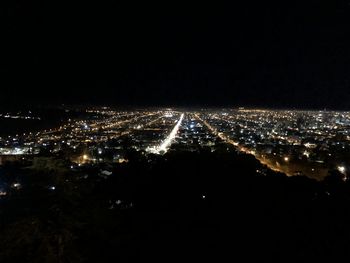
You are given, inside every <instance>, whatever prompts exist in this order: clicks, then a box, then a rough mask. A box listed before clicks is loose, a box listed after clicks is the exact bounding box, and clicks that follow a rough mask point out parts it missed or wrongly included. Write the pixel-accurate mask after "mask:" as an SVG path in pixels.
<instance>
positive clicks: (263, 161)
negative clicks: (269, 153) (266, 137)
mask: <svg viewBox="0 0 350 263" xmlns="http://www.w3.org/2000/svg"><path fill="white" fill-rule="evenodd" d="M195 117H196V118H197V119H198V120H199V121H201V122H202V123H203V124H204V125H205V126H206V127H207V128H208V129H209V130H210V131H211V132H212V133H213V134H214V135H216V136H218V137H219V138H220V139H221V140H223V141H224V142H226V143H228V144H231V145H234V146H235V147H236V148H237V149H238V150H239V151H240V152H244V153H247V154H252V155H254V157H255V158H256V159H257V160H258V161H259V162H260V163H261V164H263V165H266V166H267V167H269V168H270V169H271V170H273V171H275V172H282V173H285V174H286V175H289V176H291V175H292V174H291V173H290V172H289V171H287V170H286V169H282V168H283V167H282V166H279V165H276V164H274V163H273V162H271V161H269V160H268V159H267V158H265V157H264V156H262V155H261V154H259V153H257V152H256V151H255V150H251V149H248V148H247V147H244V146H241V145H239V144H238V142H235V141H234V140H232V139H230V138H229V137H228V136H226V135H225V134H223V133H222V132H218V130H217V129H215V128H214V127H213V126H211V125H210V124H209V123H208V122H207V121H205V120H203V119H202V118H201V117H200V116H199V115H198V114H195ZM224 121H225V120H224Z"/></svg>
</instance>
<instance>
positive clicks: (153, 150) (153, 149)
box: [146, 113, 184, 154]
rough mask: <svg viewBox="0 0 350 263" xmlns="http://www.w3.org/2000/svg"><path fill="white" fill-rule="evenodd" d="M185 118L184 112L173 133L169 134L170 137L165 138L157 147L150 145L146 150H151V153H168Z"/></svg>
mask: <svg viewBox="0 0 350 263" xmlns="http://www.w3.org/2000/svg"><path fill="white" fill-rule="evenodd" d="M183 118H184V114H183V113H182V114H181V116H180V119H179V120H178V121H177V123H176V125H175V126H174V128H173V129H172V131H171V133H170V134H169V135H168V137H166V138H165V140H164V141H163V142H162V144H161V145H159V146H157V147H149V148H147V149H146V151H149V152H151V153H155V154H162V153H166V152H167V151H168V149H169V148H170V146H171V144H172V143H173V141H174V139H175V137H176V134H177V132H178V131H179V128H180V126H181V123H182V120H183Z"/></svg>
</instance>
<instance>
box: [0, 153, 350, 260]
mask: <svg viewBox="0 0 350 263" xmlns="http://www.w3.org/2000/svg"><path fill="white" fill-rule="evenodd" d="M129 157H130V162H129V163H127V164H124V165H120V166H117V167H114V168H113V175H111V176H110V177H108V178H107V179H104V178H103V177H101V176H97V174H98V170H96V169H94V168H91V170H89V171H84V172H74V173H71V172H62V173H59V172H53V171H51V172H43V171H41V172H38V171H36V172H34V171H27V170H26V171H25V173H26V174H25V176H26V180H27V181H28V182H31V183H30V186H28V187H27V188H26V189H23V190H22V191H17V192H13V193H11V195H10V196H9V198H8V200H4V201H3V202H2V203H1V205H2V209H1V218H2V219H1V233H0V235H1V239H0V261H1V262H154V261H161V262H169V261H175V262H179V261H184V260H186V261H187V260H193V261H195V262H202V261H211V262H220V261H224V260H225V261H226V260H228V259H231V260H241V259H243V261H248V260H251V259H254V260H255V261H259V262H261V261H262V260H273V259H275V260H279V261H282V262H285V261H294V262H295V261H296V262H298V261H301V260H303V261H304V260H307V259H309V260H316V259H326V258H329V259H332V261H333V262H334V261H335V259H336V258H341V257H343V256H345V257H348V256H349V255H348V253H349V251H350V240H349V239H350V185H349V183H348V182H344V181H343V180H342V177H341V176H340V175H339V174H336V173H333V174H332V175H330V176H329V177H328V178H327V179H326V180H325V181H323V182H316V181H313V180H310V179H307V178H306V177H301V176H300V177H292V178H288V177H286V176H284V175H282V174H277V173H275V172H272V171H270V170H268V169H266V168H264V167H262V166H261V165H260V164H259V163H258V162H257V161H256V160H255V159H254V158H253V157H251V156H248V155H240V154H235V153H232V152H231V153H226V152H216V153H210V152H202V153H199V154H198V153H176V152H174V153H169V154H167V155H165V156H164V158H159V159H158V158H157V157H154V160H152V161H151V160H150V159H146V158H144V157H142V156H138V155H137V154H131V155H130V156H129ZM50 184H54V185H55V186H56V187H55V190H54V191H49V190H47V189H46V188H45V187H43V186H46V185H50Z"/></svg>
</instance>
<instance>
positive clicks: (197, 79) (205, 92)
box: [0, 0, 350, 109]
mask: <svg viewBox="0 0 350 263" xmlns="http://www.w3.org/2000/svg"><path fill="white" fill-rule="evenodd" d="M5 2H7V1H5ZM45 2H53V1H33V0H22V1H12V3H9V4H7V6H4V5H5V4H1V5H2V6H3V7H2V9H1V19H2V20H3V21H1V25H2V26H4V28H2V30H1V32H2V42H3V43H5V49H2V52H1V53H2V57H1V62H0V63H1V76H0V77H1V79H0V85H1V90H0V92H1V95H0V102H1V105H10V104H15V103H16V104H18V105H24V104H34V103H41V104H52V103H74V104H84V103H92V104H112V105H113V104H114V105H180V106H199V105H203V106H206V105H210V106H233V107H236V106H258V107H278V108H289V107H291V108H294V107H295V108H321V109H323V108H337V109H350V103H349V102H350V4H349V3H350V0H349V1H336V0H332V1H307V0H306V1H300V2H298V1H288V0H286V1H279V2H283V3H279V4H278V3H275V2H271V1H242V2H245V4H235V5H230V6H229V5H227V6H209V5H207V6H204V5H203V3H202V4H198V5H191V6H190V5H189V4H187V5H181V6H180V5H176V4H175V2H174V3H173V4H167V5H159V4H157V5H156V4H154V5H152V4H149V3H147V4H143V5H142V6H140V5H139V4H138V3H136V2H133V3H130V4H114V5H111V4H102V3H101V1H95V2H96V3H95V4H85V5H73V4H72V3H69V2H68V3H63V2H58V1H57V5H55V4H53V3H45ZM71 2H72V1H71ZM116 2H120V1H116ZM127 2H131V1H127ZM232 2H236V1H232ZM276 2H277V1H276ZM58 3H61V5H59V4H58Z"/></svg>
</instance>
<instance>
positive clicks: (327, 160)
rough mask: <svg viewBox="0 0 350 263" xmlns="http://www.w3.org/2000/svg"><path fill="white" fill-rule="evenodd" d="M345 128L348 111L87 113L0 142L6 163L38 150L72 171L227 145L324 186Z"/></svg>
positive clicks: (340, 159) (341, 151) (341, 161)
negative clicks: (132, 155)
mask: <svg viewBox="0 0 350 263" xmlns="http://www.w3.org/2000/svg"><path fill="white" fill-rule="evenodd" d="M8 116H10V115H9V114H6V115H4V116H3V118H7V117H8ZM17 117H18V118H20V117H21V116H17ZM22 118H24V119H25V118H29V117H22ZM30 118H31V119H32V118H35V117H30ZM36 119H39V120H40V117H36ZM349 127H350V113H349V112H332V111H291V110H258V109H243V108H240V109H222V110H217V109H214V110H211V109H200V110H188V109H187V110H186V109H153V110H131V111H118V110H113V109H111V108H106V107H104V108H93V109H87V110H85V111H84V115H83V117H79V118H78V119H68V120H67V121H66V122H63V123H62V124H61V125H60V126H59V127H54V128H50V129H48V130H42V131H37V132H27V133H23V134H16V135H8V136H5V137H1V138H0V154H1V160H2V161H1V162H2V163H5V162H6V161H11V160H17V159H22V160H24V159H25V160H32V159H33V158H35V156H37V155H40V153H41V152H47V153H50V154H52V155H53V156H54V155H57V154H60V153H61V154H63V155H64V156H66V157H67V158H68V159H69V160H70V161H71V165H72V166H74V165H80V166H81V165H84V164H89V165H93V164H94V163H95V164H96V163H98V164H101V163H103V162H106V163H113V162H119V161H122V160H125V159H124V157H125V156H124V155H125V150H126V148H128V149H134V150H136V151H138V152H142V153H143V154H145V155H148V154H165V153H166V152H167V151H198V150H200V149H201V148H204V147H206V148H210V150H211V151H215V150H216V144H217V143H227V144H231V145H233V146H234V147H235V149H236V151H238V152H243V153H247V154H251V155H253V156H254V157H255V158H256V159H257V160H259V161H260V162H261V163H262V164H263V165H266V166H267V167H268V168H270V169H272V170H275V171H279V172H282V173H285V174H286V175H288V176H293V175H305V176H307V177H309V178H313V179H317V180H322V179H323V178H325V177H326V176H327V174H328V172H329V171H330V170H331V169H335V168H337V169H338V170H339V171H340V172H341V173H343V174H344V180H345V179H346V178H347V177H346V176H347V167H348V165H349V163H348V160H349V159H348V158H349V153H350V147H349V141H350V134H349V130H350V129H349ZM126 142H127V144H126ZM13 157H15V158H13Z"/></svg>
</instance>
